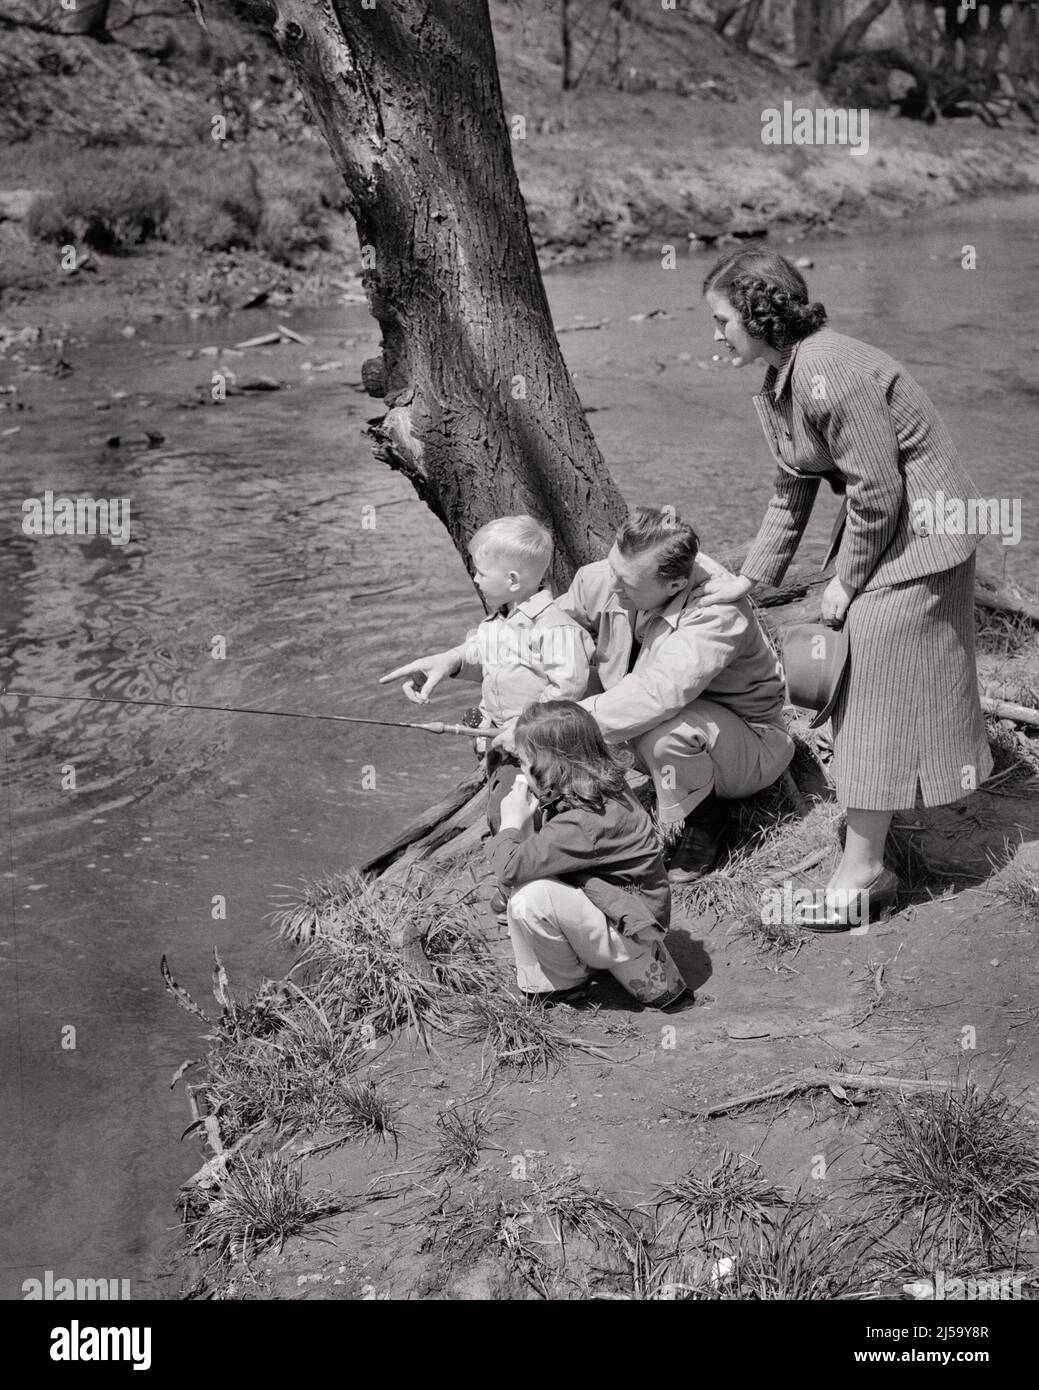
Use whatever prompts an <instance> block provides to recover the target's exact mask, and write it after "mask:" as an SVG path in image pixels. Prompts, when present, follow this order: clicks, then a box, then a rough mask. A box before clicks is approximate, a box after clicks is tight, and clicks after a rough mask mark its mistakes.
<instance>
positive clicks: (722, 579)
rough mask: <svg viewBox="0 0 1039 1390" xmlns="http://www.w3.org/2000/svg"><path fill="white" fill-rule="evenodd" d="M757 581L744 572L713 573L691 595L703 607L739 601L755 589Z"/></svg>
mask: <svg viewBox="0 0 1039 1390" xmlns="http://www.w3.org/2000/svg"><path fill="white" fill-rule="evenodd" d="M754 584H755V581H754V580H753V579H748V578H747V577H746V575H743V574H728V573H725V574H713V575H711V576H710V578H709V579H707V580H705V581H704V583H703V584H699V585H697V587H696V588H695V589H693V591H692V593H691V595H690V597H691V598H692V599H693V600H694V602H695V603H696V604H697V605H698V606H699V607H702V608H706V607H707V606H708V605H710V604H712V603H739V601H740V599H741V598H745V597H746V596H747V594H749V593H750V591H751V589H753V587H754Z"/></svg>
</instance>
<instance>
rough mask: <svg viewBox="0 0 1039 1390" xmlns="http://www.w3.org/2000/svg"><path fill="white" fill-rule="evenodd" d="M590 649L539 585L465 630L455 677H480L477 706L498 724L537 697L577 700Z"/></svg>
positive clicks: (585, 682)
mask: <svg viewBox="0 0 1039 1390" xmlns="http://www.w3.org/2000/svg"><path fill="white" fill-rule="evenodd" d="M592 650H593V644H592V641H591V638H590V637H589V636H588V634H587V633H586V632H585V631H584V630H583V629H582V628H581V627H580V626H579V625H578V624H577V623H575V622H574V619H573V618H572V617H571V616H570V615H569V614H568V613H566V612H564V611H562V610H561V609H560V608H559V607H558V605H557V604H556V603H555V602H554V601H553V599H552V595H551V594H550V593H549V591H548V590H547V589H541V590H540V591H539V592H538V593H536V594H533V595H532V596H531V597H530V598H528V599H525V600H524V601H523V603H519V604H517V605H516V607H515V608H514V609H513V610H512V612H511V613H505V612H504V611H503V610H501V609H499V610H498V612H496V613H491V614H490V615H489V616H488V617H486V618H484V620H483V622H481V623H480V624H478V626H476V627H474V628H472V629H471V630H470V631H469V632H468V633H466V638H465V655H464V657H463V660H462V665H461V668H460V669H459V670H458V671H456V672H455V675H456V677H457V678H458V679H459V680H471V681H480V683H481V685H482V690H481V692H480V710H481V712H482V713H483V716H484V719H485V720H486V721H487V722H489V723H493V724H497V725H499V726H500V725H502V724H505V723H507V722H508V721H509V720H510V719H514V718H515V717H516V715H518V714H519V713H520V711H521V710H522V709H523V707H524V706H525V705H529V704H532V703H534V702H537V701H541V700H579V699H580V698H581V696H582V695H584V693H585V691H586V690H587V689H588V680H589V674H590V660H591V655H592Z"/></svg>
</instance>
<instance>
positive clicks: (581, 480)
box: [251, 0, 627, 586]
mask: <svg viewBox="0 0 1039 1390" xmlns="http://www.w3.org/2000/svg"><path fill="white" fill-rule="evenodd" d="M251 8H252V9H253V10H254V11H255V12H256V13H257V14H263V15H265V16H266V17H267V18H268V19H269V21H270V23H271V24H272V26H273V33H274V37H275V40H276V42H277V44H278V47H279V48H280V49H281V51H282V53H283V54H284V56H285V58H286V59H287V61H288V63H289V65H290V67H291V68H292V70H293V72H294V74H295V76H296V79H297V81H298V83H299V85H300V88H301V90H302V92H303V95H304V98H305V100H306V102H307V104H308V106H309V108H310V111H311V112H312V114H313V116H314V119H315V121H316V122H317V125H318V127H319V128H320V130H321V131H322V132H323V134H324V136H325V139H326V140H327V142H328V145H329V148H330V150H331V153H332V157H333V159H334V160H335V163H336V165H337V167H338V168H339V170H340V172H341V173H342V175H343V177H344V179H345V181H346V185H347V189H348V191H349V207H350V211H351V213H352V215H353V217H354V220H355V221H356V223H357V230H358V235H359V238H360V242H361V247H362V253H363V255H366V256H368V258H369V260H370V261H371V262H372V263H371V264H370V265H369V267H368V268H367V269H366V270H365V273H364V283H365V289H366V292H367V295H368V300H369V304H370V307H371V311H372V313H373V315H374V316H375V318H376V319H377V321H378V323H379V326H380V328H381V330H382V354H381V367H382V370H381V372H372V371H369V377H375V376H378V377H379V378H380V379H381V382H382V384H383V387H384V392H385V404H386V407H387V410H386V413H385V414H384V415H383V416H381V417H380V418H379V419H378V420H376V421H374V422H371V429H370V433H371V434H372V436H373V438H374V440H375V453H376V455H377V457H379V458H381V459H382V460H384V461H385V462H386V463H388V464H389V465H390V466H391V467H392V468H394V469H397V470H398V471H399V472H401V473H403V474H404V475H405V476H406V477H407V478H408V479H409V480H410V482H411V483H412V485H413V487H414V488H415V491H416V492H417V493H418V495H419V496H420V497H421V498H422V500H423V501H424V502H426V504H427V505H428V506H429V507H430V509H431V510H432V511H433V512H434V514H435V515H436V516H437V517H438V518H439V519H440V521H441V522H442V523H443V524H444V526H445V527H446V528H447V530H448V532H449V534H450V536H451V538H452V540H453V541H454V543H455V546H456V547H457V548H458V550H459V552H460V553H461V554H462V556H463V558H465V559H466V562H467V564H468V556H467V553H466V543H467V541H468V539H469V537H470V536H471V535H472V533H473V532H474V531H475V530H476V529H477V528H478V527H479V526H481V525H482V524H483V523H484V522H486V521H488V520H489V519H490V518H492V517H494V516H501V515H506V514H511V513H517V512H530V513H531V514H532V515H534V516H536V517H538V518H539V520H541V521H542V522H543V523H544V524H545V525H547V526H548V527H549V528H550V529H551V531H552V532H553V535H554V537H555V540H556V554H555V559H554V562H553V567H552V570H551V571H550V576H551V580H552V582H553V584H555V585H557V586H565V585H566V584H567V583H568V582H569V580H570V578H571V576H572V574H573V571H574V570H575V569H576V568H577V567H578V566H580V565H582V564H586V563H588V562H589V561H590V560H593V559H598V558H600V557H601V556H602V554H603V551H604V547H606V546H608V544H609V541H610V539H611V538H612V535H613V532H614V530H615V528H616V526H617V525H618V524H619V522H620V521H621V519H622V518H623V517H624V515H625V514H626V511H627V508H626V506H625V504H624V501H623V499H622V497H621V494H620V492H619V490H618V488H617V487H616V485H615V484H614V482H613V481H612V479H611V478H610V476H609V473H608V472H607V470H606V467H605V465H604V463H603V461H602V456H601V454H600V453H599V450H598V448H597V446H596V444H595V440H594V438H593V436H592V433H591V430H590V428H589V426H588V423H587V420H586V418H585V414H584V411H583V409H582V407H581V403H580V401H579V399H578V397H577V393H576V391H575V389H574V385H573V382H572V380H571V378H570V374H569V372H568V371H567V368H566V365H565V363H564V361H563V358H562V354H561V352H560V349H559V344H558V342H557V339H556V335H555V331H554V329H553V326H552V319H551V316H550V313H549V308H548V301H547V299H546V296H545V290H544V285H543V283H542V280H541V272H540V269H539V267H538V262H537V255H536V252H535V249H534V242H533V238H532V237H531V234H530V228H529V226H528V224H527V218H526V209H525V207H524V204H523V199H522V196H521V194H520V189H519V182H518V179H517V177H516V172H515V169H514V167H513V162H512V150H511V146H510V133H509V128H508V126H507V125H506V120H505V111H504V106H503V101H502V93H501V87H500V84H499V80H498V70H497V63H496V59H495V52H494V41H493V38H492V36H491V25H490V16H489V14H488V10H487V2H486V0H393V3H392V4H386V3H383V0H378V3H377V4H375V6H374V7H373V8H366V7H365V5H364V3H363V0H251ZM517 119H519V118H517Z"/></svg>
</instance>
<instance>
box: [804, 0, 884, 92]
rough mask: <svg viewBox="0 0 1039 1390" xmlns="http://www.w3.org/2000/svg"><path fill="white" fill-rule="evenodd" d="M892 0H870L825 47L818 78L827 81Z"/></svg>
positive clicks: (856, 47)
mask: <svg viewBox="0 0 1039 1390" xmlns="http://www.w3.org/2000/svg"><path fill="white" fill-rule="evenodd" d="M890 4H891V0H870V3H869V4H868V5H866V6H865V7H864V8H863V9H862V10H860V12H859V13H858V14H857V15H856V16H855V18H854V19H853V20H852V21H851V23H850V24H849V25H848V27H847V28H846V29H845V30H844V32H843V34H840V35H839V36H838V37H837V38H836V39H835V40H834V41H833V42H832V43H830V44H828V45H827V47H826V48H824V50H823V52H822V54H821V55H820V58H819V63H818V66H817V68H816V74H815V75H816V80H817V81H819V82H825V81H826V79H827V78H828V77H829V76H830V74H831V73H832V72H833V70H834V68H835V67H836V66H837V63H838V62H839V61H840V59H841V58H849V57H851V56H852V55H853V54H854V53H855V52H856V51H857V50H858V49H859V48H860V47H861V46H862V41H863V39H864V38H865V37H866V34H867V31H868V30H869V28H870V25H871V24H873V23H875V21H876V20H878V19H879V18H880V16H881V15H882V14H883V13H884V11H885V10H886V9H887V8H888V7H889V6H890Z"/></svg>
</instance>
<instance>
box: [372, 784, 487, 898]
mask: <svg viewBox="0 0 1039 1390" xmlns="http://www.w3.org/2000/svg"><path fill="white" fill-rule="evenodd" d="M484 780H485V777H484V771H483V768H482V767H481V768H480V769H479V770H478V771H476V772H473V773H471V774H470V775H469V776H468V777H467V778H465V780H464V781H462V782H460V783H459V784H458V786H457V787H453V788H452V789H451V791H449V792H448V794H447V795H446V796H444V797H442V798H441V799H440V800H439V801H438V802H437V803H436V805H434V806H430V807H429V809H428V810H426V811H423V813H422V815H421V816H419V817H418V819H417V820H413V821H412V822H411V824H410V825H408V826H406V827H405V829H404V830H402V831H401V833H400V834H399V835H395V836H394V837H393V839H392V840H389V841H387V843H386V844H384V845H381V846H380V847H379V849H377V850H376V851H375V853H374V854H373V855H372V857H371V858H370V859H368V860H366V861H365V863H363V864H362V865H361V872H362V873H364V874H378V873H380V872H381V871H382V870H383V869H385V868H388V867H389V865H390V864H392V863H393V861H394V860H395V859H396V858H398V856H399V855H400V854H401V853H402V852H403V851H404V850H405V849H407V847H408V845H410V844H412V843H413V842H414V841H415V840H419V839H421V838H422V836H423V835H427V834H428V833H429V832H430V831H431V830H434V829H435V828H436V827H437V826H438V825H440V823H441V822H442V821H446V820H447V819H449V817H451V816H453V815H454V814H455V812H456V811H458V810H459V808H460V807H462V806H464V805H465V804H466V802H468V801H470V800H471V799H472V797H473V795H474V793H475V792H476V791H478V790H479V788H480V787H481V786H482V785H483V783H484Z"/></svg>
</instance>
